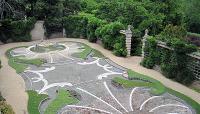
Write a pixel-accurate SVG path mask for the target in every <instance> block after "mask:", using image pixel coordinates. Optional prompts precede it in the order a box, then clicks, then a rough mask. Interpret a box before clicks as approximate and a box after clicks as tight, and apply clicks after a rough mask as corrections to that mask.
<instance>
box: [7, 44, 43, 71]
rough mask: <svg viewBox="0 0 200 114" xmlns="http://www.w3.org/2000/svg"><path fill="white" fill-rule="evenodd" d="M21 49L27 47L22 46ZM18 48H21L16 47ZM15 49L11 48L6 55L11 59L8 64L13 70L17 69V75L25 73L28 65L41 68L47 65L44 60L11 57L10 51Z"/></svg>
mask: <svg viewBox="0 0 200 114" xmlns="http://www.w3.org/2000/svg"><path fill="white" fill-rule="evenodd" d="M21 47H25V46H21ZM16 48H20V47H16ZM13 49H15V48H11V49H9V50H7V52H6V55H7V57H8V59H9V60H8V64H9V65H10V66H11V67H12V68H13V69H15V70H16V72H17V73H21V72H23V71H24V70H25V69H26V68H27V67H28V65H35V66H41V65H42V64H44V63H45V61H44V60H43V59H26V58H24V57H12V56H11V55H10V51H11V50H13Z"/></svg>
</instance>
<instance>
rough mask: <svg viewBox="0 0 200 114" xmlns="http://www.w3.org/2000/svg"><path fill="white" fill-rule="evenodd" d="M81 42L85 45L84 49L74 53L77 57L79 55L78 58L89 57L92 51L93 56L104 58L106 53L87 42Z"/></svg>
mask: <svg viewBox="0 0 200 114" xmlns="http://www.w3.org/2000/svg"><path fill="white" fill-rule="evenodd" d="M80 44H81V45H82V46H83V47H84V48H83V49H84V50H83V51H82V52H80V53H75V54H73V55H74V56H75V57H78V58H81V59H87V57H88V55H89V54H90V53H93V57H99V58H104V55H103V54H102V53H101V52H100V51H98V50H96V49H93V48H91V47H90V46H88V45H87V44H84V43H80Z"/></svg>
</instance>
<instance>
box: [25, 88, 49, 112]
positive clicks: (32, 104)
mask: <svg viewBox="0 0 200 114" xmlns="http://www.w3.org/2000/svg"><path fill="white" fill-rule="evenodd" d="M27 93H28V96H29V99H28V112H29V114H40V112H39V110H38V107H39V104H40V103H41V101H42V100H44V99H46V98H47V97H48V95H44V94H38V93H37V92H36V91H32V90H29V91H27Z"/></svg>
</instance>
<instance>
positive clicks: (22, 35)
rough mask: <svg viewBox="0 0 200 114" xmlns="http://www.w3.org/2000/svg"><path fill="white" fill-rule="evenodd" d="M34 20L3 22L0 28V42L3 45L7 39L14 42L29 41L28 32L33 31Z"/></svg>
mask: <svg viewBox="0 0 200 114" xmlns="http://www.w3.org/2000/svg"><path fill="white" fill-rule="evenodd" d="M35 22H36V20H35V18H32V17H31V18H27V20H17V21H12V20H5V21H3V22H2V26H1V27H0V29H1V30H0V37H2V38H1V39H0V40H1V41H2V42H4V43H6V42H7V40H8V39H10V38H11V39H12V40H13V41H15V42H21V41H30V40H31V35H30V31H31V30H32V29H33V27H34V24H35Z"/></svg>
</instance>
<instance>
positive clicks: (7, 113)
mask: <svg viewBox="0 0 200 114" xmlns="http://www.w3.org/2000/svg"><path fill="white" fill-rule="evenodd" d="M0 111H1V113H2V114H15V113H14V111H13V110H12V108H11V106H10V105H8V104H7V103H6V102H5V101H0Z"/></svg>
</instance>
